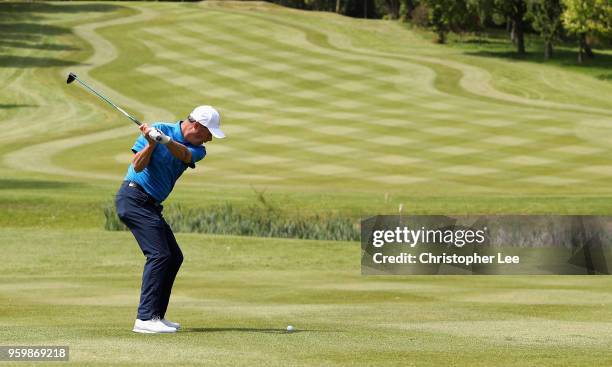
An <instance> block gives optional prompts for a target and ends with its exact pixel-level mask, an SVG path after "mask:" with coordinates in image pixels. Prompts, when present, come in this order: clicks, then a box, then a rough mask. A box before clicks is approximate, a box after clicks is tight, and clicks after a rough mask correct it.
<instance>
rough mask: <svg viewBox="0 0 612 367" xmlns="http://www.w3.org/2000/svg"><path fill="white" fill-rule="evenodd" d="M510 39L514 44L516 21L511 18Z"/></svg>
mask: <svg viewBox="0 0 612 367" xmlns="http://www.w3.org/2000/svg"><path fill="white" fill-rule="evenodd" d="M510 41H512V43H514V44H516V22H515V21H514V20H513V21H512V24H511V27H510Z"/></svg>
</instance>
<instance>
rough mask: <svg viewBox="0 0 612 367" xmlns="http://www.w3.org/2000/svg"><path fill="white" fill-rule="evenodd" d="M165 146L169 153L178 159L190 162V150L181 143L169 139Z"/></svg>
mask: <svg viewBox="0 0 612 367" xmlns="http://www.w3.org/2000/svg"><path fill="white" fill-rule="evenodd" d="M166 147H167V148H168V150H169V151H170V153H171V154H172V155H173V156H175V157H176V158H178V159H179V160H181V161H183V162H185V163H186V164H189V163H191V151H190V150H189V149H188V148H187V147H186V146H184V145H183V144H181V143H177V142H176V141H174V140H171V141H170V142H169V143H168V144H166Z"/></svg>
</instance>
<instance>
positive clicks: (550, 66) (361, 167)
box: [0, 1, 612, 366]
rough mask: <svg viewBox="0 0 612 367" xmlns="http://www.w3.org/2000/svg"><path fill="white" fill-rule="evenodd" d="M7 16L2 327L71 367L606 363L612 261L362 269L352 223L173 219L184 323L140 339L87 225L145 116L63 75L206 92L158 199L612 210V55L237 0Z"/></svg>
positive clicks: (194, 204)
mask: <svg viewBox="0 0 612 367" xmlns="http://www.w3.org/2000/svg"><path fill="white" fill-rule="evenodd" d="M0 32H1V33H2V39H0V80H2V81H3V88H2V89H1V90H0V126H1V127H2V132H3V144H1V145H0V243H2V246H1V248H2V264H3V266H2V273H1V274H0V341H1V343H0V344H3V345H9V344H12V345H15V344H69V345H70V347H71V348H72V356H71V357H72V361H73V362H74V363H75V364H78V365H87V364H90V365H112V364H118V365H129V364H134V363H135V362H137V361H142V363H140V364H142V365H145V364H146V365H151V364H160V365H161V364H169V363H171V362H174V363H177V364H181V365H201V364H202V363H205V364H207V365H231V366H235V365H268V364H269V365H288V366H293V365H295V366H300V365H322V366H324V365H329V366H333V365H383V364H384V365H398V366H410V365H415V366H416V365H418V366H440V365H473V366H491V365H500V366H533V365H558V366H587V365H588V366H594V365H610V364H611V362H612V360H611V359H610V354H609V345H610V344H611V340H610V332H609V331H610V329H611V325H610V322H609V320H610V318H611V317H612V314H611V312H610V309H611V308H610V303H611V302H612V298H611V297H612V296H611V293H610V285H611V284H610V280H609V279H608V278H607V277H498V276H490V277H428V276H421V277H362V276H361V275H360V269H359V246H358V244H357V243H352V242H351V243H345V242H324V241H302V240H286V239H283V240H280V239H269V238H266V239H263V238H250V237H231V236H213V235H204V234H178V235H177V238H178V240H179V242H180V243H181V246H182V247H183V250H184V253H185V255H186V256H185V257H186V261H185V263H184V267H183V269H182V270H181V274H180V276H179V278H178V281H177V285H176V289H175V293H174V297H173V299H172V302H171V311H170V313H169V317H171V318H172V319H176V320H177V321H180V322H182V323H183V324H184V326H185V330H184V331H183V332H181V333H179V334H177V335H173V336H161V337H160V336H153V337H144V338H143V337H142V336H137V335H132V333H131V332H130V328H131V323H132V322H133V319H134V317H135V308H136V304H137V300H138V288H139V282H140V280H139V279H140V278H139V277H140V271H141V269H142V262H143V258H142V255H141V253H140V251H139V250H138V248H137V246H136V244H135V241H134V240H133V238H132V237H131V235H130V234H129V233H124V232H108V231H104V230H103V229H102V228H103V226H104V215H103V208H104V205H105V203H107V202H108V201H109V200H112V197H113V195H114V193H115V192H116V190H117V189H118V188H119V184H120V182H121V179H122V177H123V175H124V173H125V171H126V168H127V165H128V163H129V161H130V157H131V152H130V151H129V148H130V147H131V144H132V142H133V140H134V139H135V138H136V136H137V131H136V130H135V129H134V127H133V126H131V124H130V123H129V121H127V120H125V119H123V118H122V117H121V116H120V115H119V114H117V113H116V112H115V111H113V110H111V109H109V108H108V107H107V106H106V105H104V104H102V103H101V102H100V101H99V100H97V99H96V98H95V97H94V96H92V95H90V94H88V93H87V92H86V91H84V90H82V89H81V88H79V87H78V86H77V85H71V86H66V84H65V79H66V75H67V73H68V71H75V72H77V73H78V74H79V75H80V76H81V77H82V78H83V79H85V80H87V81H88V82H90V83H91V84H92V85H94V86H96V87H99V88H100V89H101V90H102V91H103V92H104V93H105V94H107V95H109V96H110V97H111V98H112V99H113V100H114V101H115V102H117V103H118V104H120V105H122V106H125V107H126V108H127V109H128V110H129V111H130V112H132V113H134V114H135V115H136V116H137V117H138V118H142V119H144V120H145V121H157V120H168V121H172V120H175V119H179V118H182V117H185V116H186V115H187V114H188V113H189V111H190V110H191V109H192V108H193V107H194V106H196V105H199V104H204V103H206V104H213V105H215V106H217V107H218V108H219V109H220V110H221V113H222V115H223V123H222V125H223V128H224V129H225V130H226V131H227V133H228V136H229V137H228V138H227V139H226V140H223V141H219V140H215V141H213V142H211V143H210V144H208V146H207V150H208V156H207V157H206V158H205V160H204V161H203V162H201V164H199V165H198V167H197V169H196V170H193V171H189V172H187V173H186V174H185V176H184V177H182V178H181V180H180V181H179V182H178V184H177V186H176V188H175V190H174V192H173V193H172V195H171V197H170V198H169V200H168V201H167V203H165V204H168V205H174V204H177V205H181V207H184V208H188V209H194V210H199V211H204V212H205V211H206V210H207V209H208V208H214V207H219V206H220V205H224V204H225V203H231V205H232V206H233V207H234V208H237V209H241V208H243V209H244V208H248V207H250V206H251V205H253V203H254V202H255V201H256V195H255V194H254V193H255V192H260V191H263V190H265V193H266V198H267V199H268V200H269V201H270V203H272V204H273V205H275V206H277V207H281V208H282V209H283V211H285V212H286V213H289V215H293V214H294V213H303V214H305V215H317V214H320V213H334V214H337V215H339V216H341V217H350V218H358V217H368V216H371V215H376V214H394V213H396V212H397V210H398V206H399V205H400V204H403V206H404V213H405V214H485V213H504V214H510V213H518V214H526V213H532V214H600V215H610V214H612V186H610V184H609V181H610V177H612V164H610V162H609V156H610V153H611V148H610V144H609V141H610V138H611V137H612V130H611V128H610V126H612V125H611V124H612V113H611V112H610V111H611V107H612V101H611V100H610V98H609V96H610V95H612V83H610V80H609V78H606V77H602V75H603V76H605V75H609V74H610V70H611V68H612V67H611V66H610V65H609V64H606V62H605V61H606V60H609V58H608V57H609V55H610V50H598V52H600V54H601V55H602V57H601V58H599V59H597V60H596V61H594V62H593V63H591V64H588V65H586V66H581V67H577V66H574V65H572V64H571V62H570V61H569V57H570V54H569V52H571V51H570V49H569V48H568V49H567V50H566V51H564V49H563V48H562V49H561V51H563V52H565V53H562V54H561V56H562V57H560V58H559V59H558V60H553V61H551V62H548V63H543V62H541V60H538V56H535V55H536V54H535V52H539V51H538V46H537V44H531V43H530V51H531V52H532V54H530V55H529V56H528V57H526V58H524V59H520V60H516V59H514V58H511V57H508V56H509V55H510V54H508V51H510V50H511V45H509V44H508V43H503V42H502V43H499V44H498V43H491V44H487V45H481V44H474V43H465V42H463V43H462V42H456V41H455V39H453V38H451V45H450V46H440V45H435V44H433V43H432V42H431V40H430V39H431V36H429V35H427V36H426V35H424V34H423V33H422V32H420V31H415V30H410V29H406V27H405V26H404V25H401V24H398V23H395V22H387V21H379V20H360V19H351V18H345V17H340V16H337V15H335V14H330V13H317V12H301V11H296V10H291V9H284V8H281V7H277V6H273V5H270V4H265V3H258V2H248V3H236V2H229V1H228V2H213V1H207V2H202V3H153V2H151V3H148V2H147V3H144V2H143V3H130V2H112V3H107V2H95V3H80V2H58V3H55V2H45V3H37V2H34V3H32V2H24V3H6V2H4V3H0ZM464 41H465V40H464ZM491 42H493V40H492V41H491ZM496 42H497V41H496ZM500 42H501V41H500ZM485 47H486V50H485ZM483 51H487V52H488V53H484V52H483ZM604 55H608V56H604ZM565 60H567V62H566V61H565ZM598 60H603V61H598ZM288 324H293V325H295V326H296V327H297V328H298V330H299V331H300V332H297V333H294V334H285V333H283V332H282V330H283V329H284V328H285V327H286V326H287V325H288ZM168 350H171V352H170V353H169V352H168ZM19 365H21V364H19Z"/></svg>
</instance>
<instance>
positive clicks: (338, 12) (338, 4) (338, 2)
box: [336, 0, 340, 14]
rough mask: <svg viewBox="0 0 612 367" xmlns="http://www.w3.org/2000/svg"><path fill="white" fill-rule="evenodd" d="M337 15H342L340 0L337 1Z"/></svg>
mask: <svg viewBox="0 0 612 367" xmlns="http://www.w3.org/2000/svg"><path fill="white" fill-rule="evenodd" d="M336 13H337V14H340V0H336Z"/></svg>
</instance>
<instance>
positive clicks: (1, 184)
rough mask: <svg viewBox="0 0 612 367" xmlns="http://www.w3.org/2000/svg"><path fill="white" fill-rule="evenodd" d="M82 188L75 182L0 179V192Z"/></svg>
mask: <svg viewBox="0 0 612 367" xmlns="http://www.w3.org/2000/svg"><path fill="white" fill-rule="evenodd" d="M82 186H83V184H81V183H77V182H63V181H40V180H15V179H0V190H14V189H26V190H36V189H67V188H75V187H82Z"/></svg>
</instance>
